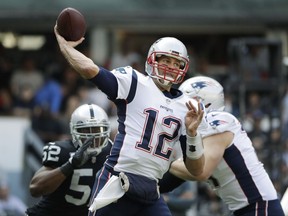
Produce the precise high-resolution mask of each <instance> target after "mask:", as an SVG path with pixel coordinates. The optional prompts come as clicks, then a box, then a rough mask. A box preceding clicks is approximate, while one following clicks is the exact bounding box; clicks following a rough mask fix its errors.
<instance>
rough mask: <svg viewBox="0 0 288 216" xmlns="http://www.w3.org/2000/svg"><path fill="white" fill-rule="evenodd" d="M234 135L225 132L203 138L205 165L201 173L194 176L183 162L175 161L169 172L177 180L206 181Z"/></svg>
mask: <svg viewBox="0 0 288 216" xmlns="http://www.w3.org/2000/svg"><path fill="white" fill-rule="evenodd" d="M233 137H234V134H233V133H232V132H229V131H226V132H223V133H220V134H215V135H211V136H208V137H205V138H203V146H204V155H205V164H204V168H203V172H202V173H201V174H200V175H197V176H194V175H191V173H190V172H189V171H188V170H187V169H186V167H185V164H184V162H183V160H176V161H174V162H173V163H172V164H171V167H170V170H169V172H170V173H171V174H173V175H175V176H177V177H178V178H181V179H184V180H192V181H205V180H207V179H208V178H209V177H210V176H211V175H212V173H213V171H214V170H215V168H216V167H217V165H218V164H219V162H220V161H221V159H222V158H223V155H224V151H225V149H226V148H227V146H228V145H230V144H231V143H232V140H233Z"/></svg>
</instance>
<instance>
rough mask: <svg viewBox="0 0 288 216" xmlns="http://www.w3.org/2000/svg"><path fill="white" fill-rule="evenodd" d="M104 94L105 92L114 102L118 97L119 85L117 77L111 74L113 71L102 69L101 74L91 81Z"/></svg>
mask: <svg viewBox="0 0 288 216" xmlns="http://www.w3.org/2000/svg"><path fill="white" fill-rule="evenodd" d="M89 81H91V82H92V83H94V84H95V85H96V86H97V87H98V88H99V89H100V90H101V91H102V92H104V93H105V94H106V95H107V96H108V98H109V99H111V100H114V99H116V97H117V92H118V83H117V79H116V77H115V76H114V75H113V73H111V71H109V70H107V69H105V68H101V67H100V71H99V74H98V75H97V76H95V77H93V78H91V79H89Z"/></svg>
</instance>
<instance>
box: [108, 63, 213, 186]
mask: <svg viewBox="0 0 288 216" xmlns="http://www.w3.org/2000/svg"><path fill="white" fill-rule="evenodd" d="M112 73H113V74H114V76H115V77H116V79H117V84H118V92H117V98H116V100H115V101H114V102H115V104H116V106H117V114H118V123H119V126H118V133H117V135H116V138H115V140H114V145H113V147H112V150H111V154H110V155H109V156H108V159H107V161H106V165H108V166H110V167H113V168H114V171H117V172H130V173H133V174H138V175H142V176H146V177H148V178H150V179H155V180H158V179H161V178H162V177H163V174H164V173H165V172H166V171H167V170H168V169H169V166H170V163H171V162H172V161H173V160H176V159H177V158H179V157H181V155H182V150H181V146H180V145H179V142H177V141H179V138H180V136H186V129H185V115H186V113H187V111H188V109H187V107H186V105H185V102H187V101H189V100H191V99H189V98H188V97H187V96H185V95H184V94H182V93H181V92H180V91H178V90H176V89H175V91H174V93H175V92H177V94H176V95H177V96H176V95H173V96H172V95H171V93H168V92H162V91H160V90H159V88H158V87H157V86H156V85H155V83H154V82H153V80H152V79H151V78H150V77H149V76H145V75H143V74H142V73H140V72H138V71H136V70H133V69H132V68H131V67H123V68H117V69H115V70H113V71H112ZM193 101H194V104H195V105H196V107H197V102H196V101H195V100H193ZM203 127H207V123H206V122H205V121H204V120H203Z"/></svg>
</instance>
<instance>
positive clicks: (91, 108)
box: [88, 104, 95, 119]
mask: <svg viewBox="0 0 288 216" xmlns="http://www.w3.org/2000/svg"><path fill="white" fill-rule="evenodd" d="M88 105H89V110H90V116H91V118H92V119H93V118H95V113H94V110H93V106H92V104H88Z"/></svg>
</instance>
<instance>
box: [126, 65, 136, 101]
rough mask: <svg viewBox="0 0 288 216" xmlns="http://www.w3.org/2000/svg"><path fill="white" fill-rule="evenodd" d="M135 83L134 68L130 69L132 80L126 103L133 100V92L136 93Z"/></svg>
mask: <svg viewBox="0 0 288 216" xmlns="http://www.w3.org/2000/svg"><path fill="white" fill-rule="evenodd" d="M137 83H138V77H137V74H136V72H135V70H133V71H132V82H131V86H130V90H129V94H128V97H127V103H130V102H131V101H133V99H134V97H135V94H136V89H137Z"/></svg>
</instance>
